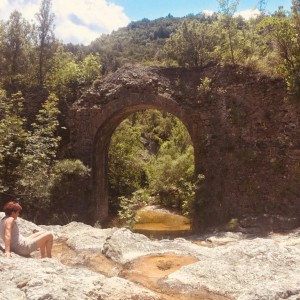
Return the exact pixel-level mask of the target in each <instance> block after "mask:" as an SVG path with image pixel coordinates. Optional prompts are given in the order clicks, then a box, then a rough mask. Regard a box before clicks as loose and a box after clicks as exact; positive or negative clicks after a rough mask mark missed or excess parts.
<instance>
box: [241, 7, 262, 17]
mask: <svg viewBox="0 0 300 300" xmlns="http://www.w3.org/2000/svg"><path fill="white" fill-rule="evenodd" d="M259 15H260V11H259V10H258V9H257V8H253V9H246V10H242V11H239V12H237V13H235V16H241V17H243V18H244V19H245V20H249V19H251V18H256V17H258V16H259Z"/></svg>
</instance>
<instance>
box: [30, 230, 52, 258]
mask: <svg viewBox="0 0 300 300" xmlns="http://www.w3.org/2000/svg"><path fill="white" fill-rule="evenodd" d="M32 236H33V235H32ZM32 239H33V240H34V241H35V242H36V244H37V247H38V248H40V252H41V258H44V257H51V250H52V245H53V234H52V233H51V232H49V231H45V232H43V233H41V234H38V235H37V236H35V237H33V238H32Z"/></svg>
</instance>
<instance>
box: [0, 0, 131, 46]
mask: <svg viewBox="0 0 300 300" xmlns="http://www.w3.org/2000/svg"><path fill="white" fill-rule="evenodd" d="M41 2H42V1H41V0H0V19H1V20H7V19H8V18H9V15H10V13H11V12H12V11H13V10H15V9H16V10H18V11H20V12H21V13H22V15H23V17H24V18H25V19H27V20H28V21H34V20H35V14H36V13H37V12H38V11H39V8H40V5H41ZM52 12H53V13H54V14H55V21H54V22H55V35H56V37H57V38H58V39H60V40H62V41H63V42H64V43H69V42H72V43H82V44H85V45H87V44H89V43H90V42H91V41H93V40H95V39H96V38H97V37H99V36H100V35H101V34H102V33H110V32H111V31H113V30H116V29H118V28H120V27H123V26H126V25H127V24H128V23H129V22H130V19H129V18H128V17H127V16H126V14H125V13H124V11H123V7H121V6H118V5H115V4H113V3H111V2H109V1H108V0H52Z"/></svg>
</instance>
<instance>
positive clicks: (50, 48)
mask: <svg viewBox="0 0 300 300" xmlns="http://www.w3.org/2000/svg"><path fill="white" fill-rule="evenodd" d="M51 6H52V0H43V1H42V3H41V6H40V10H39V12H38V13H37V14H36V19H37V22H38V23H37V26H36V32H37V47H38V80H39V85H40V86H43V83H44V78H45V76H46V74H47V71H48V70H49V65H48V60H49V59H50V58H51V56H52V55H53V53H54V51H55V49H54V48H55V36H54V14H53V13H52V12H51Z"/></svg>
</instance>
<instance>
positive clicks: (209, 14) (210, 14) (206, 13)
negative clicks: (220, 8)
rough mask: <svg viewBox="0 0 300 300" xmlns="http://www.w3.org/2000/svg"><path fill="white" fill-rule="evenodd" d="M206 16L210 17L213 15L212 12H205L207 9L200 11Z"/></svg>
mask: <svg viewBox="0 0 300 300" xmlns="http://www.w3.org/2000/svg"><path fill="white" fill-rule="evenodd" d="M202 12H203V13H204V14H205V15H206V16H212V15H213V14H214V11H213V10H207V9H204V10H203V11H202Z"/></svg>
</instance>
